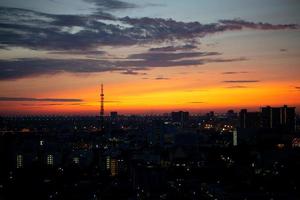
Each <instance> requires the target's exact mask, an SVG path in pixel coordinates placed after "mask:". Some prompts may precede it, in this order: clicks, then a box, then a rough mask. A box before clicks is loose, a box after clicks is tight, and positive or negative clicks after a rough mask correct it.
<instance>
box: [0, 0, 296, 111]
mask: <svg viewBox="0 0 300 200" xmlns="http://www.w3.org/2000/svg"><path fill="white" fill-rule="evenodd" d="M299 10H300V1H298V0H251V1H246V0H226V1H220V0H184V1H182V0H164V1H163V0H160V1H159V0H26V1H24V0H1V1H0V71H1V72H0V114H1V115H14V114H20V115H24V114H29V115H31V114H39V115H40V114H72V115H73V114H74V115H76V114H90V115H95V114H97V113H98V112H99V99H100V98H99V92H100V85H101V83H103V84H104V90H105V112H106V114H108V113H109V112H110V111H118V112H120V113H124V114H134V113H145V114H154V113H164V112H170V111H173V110H187V111H190V112H192V113H204V112H207V111H210V110H215V111H217V112H223V111H226V110H228V109H235V110H236V111H238V110H239V109H241V108H249V109H254V110H258V109H259V107H261V106H266V105H271V106H282V105H283V104H287V105H289V106H296V107H297V111H298V112H299V108H300V26H299V25H300V12H299Z"/></svg>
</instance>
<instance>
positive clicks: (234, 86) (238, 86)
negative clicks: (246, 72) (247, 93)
mask: <svg viewBox="0 0 300 200" xmlns="http://www.w3.org/2000/svg"><path fill="white" fill-rule="evenodd" d="M226 88H231V89H239V88H248V86H244V85H233V86H229V87H226Z"/></svg>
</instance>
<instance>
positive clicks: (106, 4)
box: [84, 0, 138, 11]
mask: <svg viewBox="0 0 300 200" xmlns="http://www.w3.org/2000/svg"><path fill="white" fill-rule="evenodd" d="M84 1H86V2H89V3H94V4H95V5H96V7H97V10H98V11H103V10H122V9H129V8H137V7H138V5H136V4H133V3H128V2H125V1H119V0H84Z"/></svg>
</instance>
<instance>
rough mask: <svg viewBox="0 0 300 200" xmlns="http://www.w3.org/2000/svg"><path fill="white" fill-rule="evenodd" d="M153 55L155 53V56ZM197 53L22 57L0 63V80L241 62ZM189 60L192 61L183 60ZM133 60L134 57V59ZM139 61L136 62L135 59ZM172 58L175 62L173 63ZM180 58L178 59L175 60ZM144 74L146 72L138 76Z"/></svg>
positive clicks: (128, 72) (134, 72)
mask: <svg viewBox="0 0 300 200" xmlns="http://www.w3.org/2000/svg"><path fill="white" fill-rule="evenodd" d="M155 55H156V54H155ZM199 55H207V53H201V52H198V53H197V52H196V54H191V55H189V54H175V55H172V54H166V55H165V57H164V55H158V56H157V57H155V56H153V55H151V56H149V55H147V54H133V55H132V56H129V58H128V59H124V60H95V59H37V58H27V59H25V58H23V59H22V58H21V59H15V60H0V72H1V73H0V80H2V81H3V80H13V79H19V78H27V77H33V76H39V75H53V74H58V73H62V72H68V73H97V72H111V71H118V72H120V73H122V74H131V75H137V74H136V73H137V72H136V71H140V70H147V69H149V68H153V67H176V66H197V65H203V64H205V63H212V62H235V61H240V60H241V59H239V58H237V59H218V58H216V59H203V58H201V57H200V58H197V57H196V58H197V59H195V58H194V57H192V56H199ZM185 57H191V58H192V59H190V60H189V59H184V58H185ZM132 58H135V59H134V60H133V59H132ZM138 58H139V59H138ZM173 59H174V60H173ZM178 59H180V60H178ZM139 75H145V73H139Z"/></svg>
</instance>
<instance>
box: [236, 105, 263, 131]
mask: <svg viewBox="0 0 300 200" xmlns="http://www.w3.org/2000/svg"><path fill="white" fill-rule="evenodd" d="M260 127H261V113H260V112H248V111H247V109H242V110H241V111H240V128H260Z"/></svg>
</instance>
